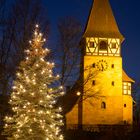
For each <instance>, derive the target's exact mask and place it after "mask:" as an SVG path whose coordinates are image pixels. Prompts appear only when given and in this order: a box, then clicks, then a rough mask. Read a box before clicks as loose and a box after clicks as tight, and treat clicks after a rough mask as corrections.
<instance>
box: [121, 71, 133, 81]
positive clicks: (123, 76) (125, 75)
mask: <svg viewBox="0 0 140 140" xmlns="http://www.w3.org/2000/svg"><path fill="white" fill-rule="evenodd" d="M122 79H123V82H131V83H135V81H134V80H133V79H131V78H130V77H129V76H128V75H127V74H126V73H125V71H124V70H122Z"/></svg>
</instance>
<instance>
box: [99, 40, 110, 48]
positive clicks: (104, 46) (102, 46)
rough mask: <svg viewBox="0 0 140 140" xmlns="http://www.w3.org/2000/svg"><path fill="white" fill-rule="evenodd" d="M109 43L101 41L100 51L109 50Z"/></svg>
mask: <svg viewBox="0 0 140 140" xmlns="http://www.w3.org/2000/svg"><path fill="white" fill-rule="evenodd" d="M107 46H108V44H107V42H106V41H101V42H100V44H99V50H107Z"/></svg>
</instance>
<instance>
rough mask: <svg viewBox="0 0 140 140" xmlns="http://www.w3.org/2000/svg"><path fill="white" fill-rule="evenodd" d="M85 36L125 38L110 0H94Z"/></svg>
mask: <svg viewBox="0 0 140 140" xmlns="http://www.w3.org/2000/svg"><path fill="white" fill-rule="evenodd" d="M83 36H84V37H91V36H92V37H109V38H120V39H121V40H123V39H124V37H123V35H122V34H121V33H120V31H119V29H118V26H117V23H116V20H115V18H114V15H113V12H112V9H111V6H110V3H109V0H94V3H93V5H92V8H91V11H90V14H89V18H88V21H87V25H86V28H85V32H84V35H83Z"/></svg>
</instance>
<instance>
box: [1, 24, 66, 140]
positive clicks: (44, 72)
mask: <svg viewBox="0 0 140 140" xmlns="http://www.w3.org/2000/svg"><path fill="white" fill-rule="evenodd" d="M44 42H45V39H43V37H42V34H41V33H39V31H38V25H36V29H35V32H34V35H33V39H32V41H29V43H30V48H29V50H26V53H27V55H26V56H27V57H26V59H25V60H24V61H22V62H21V63H20V66H19V68H18V71H17V73H16V79H15V81H14V86H13V88H12V93H11V98H10V101H9V103H10V105H11V107H12V110H13V115H11V116H6V117H5V126H4V132H3V135H6V136H7V139H8V140H63V136H62V135H61V129H60V128H61V126H62V125H63V121H62V119H63V118H62V115H61V112H62V108H61V107H58V108H55V103H56V101H57V99H58V97H59V96H61V95H63V93H64V92H63V87H62V86H59V87H58V86H57V85H55V86H54V84H53V83H54V82H55V81H56V80H57V79H58V78H59V75H57V76H54V75H53V71H52V69H53V67H54V63H50V62H48V61H46V59H45V57H46V55H47V54H48V52H49V50H48V49H44V48H42V46H43V45H44Z"/></svg>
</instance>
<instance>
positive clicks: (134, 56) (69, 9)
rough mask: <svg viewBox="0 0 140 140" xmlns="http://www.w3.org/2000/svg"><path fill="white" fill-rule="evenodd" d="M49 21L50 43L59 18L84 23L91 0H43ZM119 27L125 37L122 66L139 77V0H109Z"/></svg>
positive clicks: (133, 76) (132, 75)
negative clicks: (68, 18)
mask: <svg viewBox="0 0 140 140" xmlns="http://www.w3.org/2000/svg"><path fill="white" fill-rule="evenodd" d="M44 1H45V7H46V9H47V11H48V16H49V20H50V22H51V25H52V26H51V31H52V34H51V37H50V40H49V41H50V44H53V38H54V37H56V36H55V35H56V34H57V32H56V26H57V21H58V19H59V18H61V17H64V16H75V17H77V18H79V19H80V21H81V22H82V25H83V28H84V26H85V24H86V20H87V16H88V13H89V10H90V6H91V3H92V0H44ZM110 3H111V6H112V9H113V12H114V15H115V18H116V20H117V23H118V26H119V29H120V31H121V33H122V34H123V35H124V37H125V41H124V42H123V44H122V57H123V67H124V69H125V71H126V72H127V74H128V75H129V76H131V77H132V78H134V80H138V79H140V43H139V41H140V12H139V10H140V8H139V5H140V1H139V0H134V1H132V0H110ZM54 40H55V39H54Z"/></svg>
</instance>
